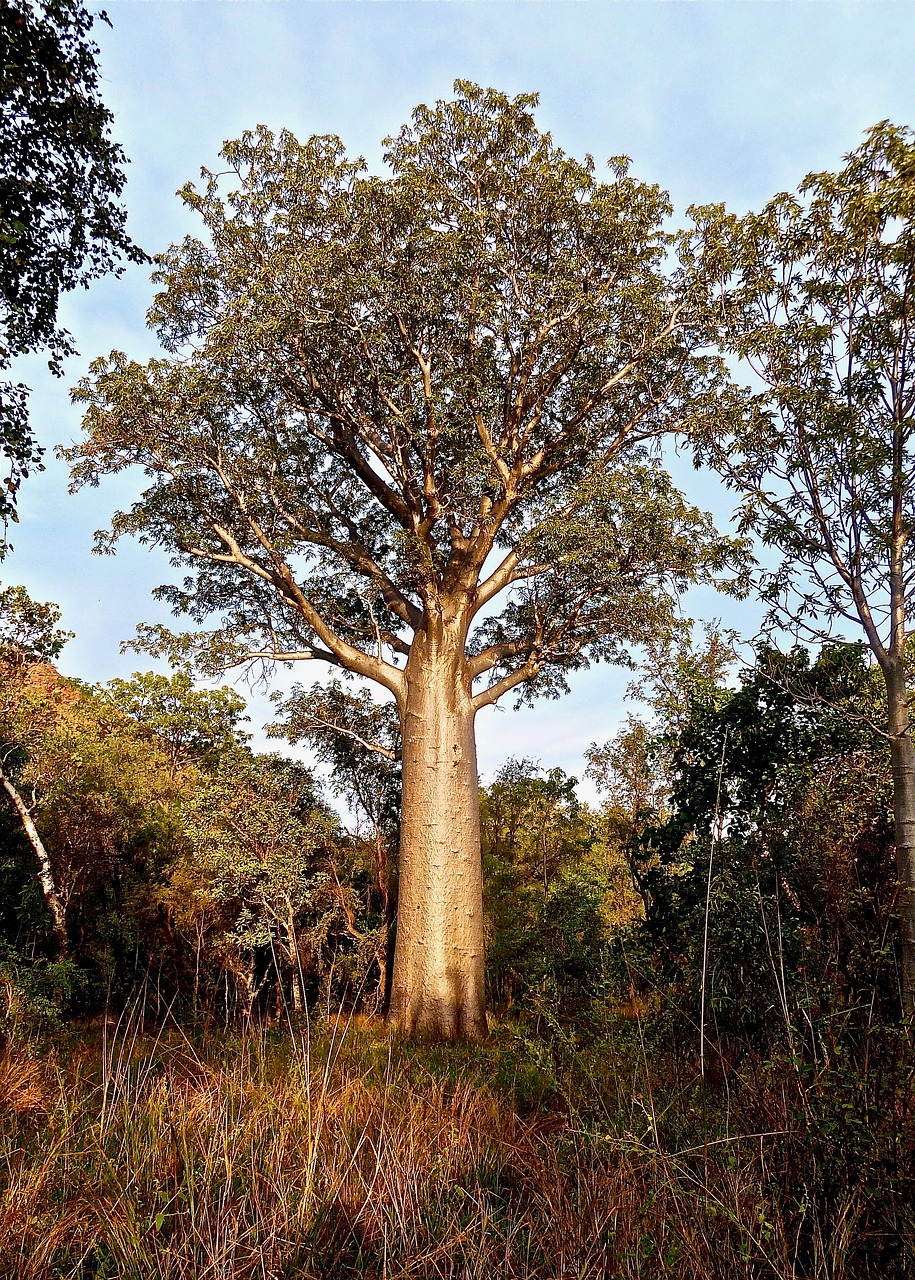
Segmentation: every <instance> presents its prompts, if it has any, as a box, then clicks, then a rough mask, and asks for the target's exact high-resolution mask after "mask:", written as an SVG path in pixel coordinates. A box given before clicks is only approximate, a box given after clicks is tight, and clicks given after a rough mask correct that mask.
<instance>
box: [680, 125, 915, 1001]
mask: <svg viewBox="0 0 915 1280" xmlns="http://www.w3.org/2000/svg"><path fill="white" fill-rule="evenodd" d="M694 214H695V218H696V232H695V237H694V240H693V245H692V254H693V269H694V280H695V282H696V284H697V286H699V287H702V286H703V285H704V286H705V287H707V289H708V297H707V301H708V316H709V324H710V332H711V334H712V335H714V338H715V340H716V341H717V342H718V343H719V344H720V345H721V347H723V348H724V349H725V350H727V351H729V352H730V353H732V354H733V355H734V356H735V357H737V358H738V359H739V360H740V361H741V362H742V365H743V368H744V370H745V371H746V375H747V386H748V391H747V399H748V404H749V409H750V411H749V412H748V413H747V414H746V415H744V416H743V417H740V416H735V418H734V419H733V422H734V423H735V424H739V428H740V429H739V430H737V431H736V432H726V433H724V434H717V435H716V434H712V435H710V436H708V437H707V438H706V440H705V444H704V445H703V447H702V451H701V452H702V456H703V457H704V458H706V459H708V460H709V461H711V462H712V463H713V464H714V465H715V466H716V467H717V468H718V469H719V471H720V472H721V474H722V475H723V476H724V478H725V480H726V481H727V483H728V484H729V485H730V486H731V487H733V488H734V489H736V490H737V491H738V492H739V493H740V494H741V501H742V510H743V524H744V528H745V529H746V530H753V531H755V532H756V533H757V534H758V535H759V536H760V537H761V538H762V540H763V542H764V543H765V544H767V545H768V546H770V547H772V548H775V549H776V550H777V551H778V552H780V553H781V562H780V564H779V565H778V567H777V569H775V570H774V571H772V572H769V573H766V574H765V575H764V583H763V585H764V590H765V594H766V596H767V598H768V600H769V602H770V604H771V605H772V618H773V620H774V621H775V622H776V623H778V624H779V625H785V623H787V624H788V625H789V626H791V627H793V628H795V629H796V630H797V632H798V633H799V634H800V635H803V636H808V637H812V638H826V637H828V636H829V635H830V634H831V633H832V632H833V631H834V629H835V628H836V627H838V628H840V629H841V628H843V627H845V626H846V625H850V626H851V627H852V628H854V629H859V631H860V632H862V633H863V636H864V638H865V639H866V641H867V644H868V645H869V646H870V650H871V653H872V654H873V656H874V658H875V659H876V661H877V663H878V664H879V667H880V670H881V671H882V673H883V677H884V680H885V682H886V689H887V707H888V713H887V723H886V732H887V734H888V736H889V742H890V748H891V754H892V763H893V782H894V788H893V789H894V808H895V825H896V853H897V865H898V874H899V919H900V923H901V930H902V1001H903V1007H904V1009H905V1011H906V1013H907V1015H908V1016H909V1017H911V1016H912V1015H913V1014H915V745H913V742H912V718H911V710H910V698H911V663H912V658H911V650H912V644H911V631H912V620H913V616H915V559H913V542H912V532H913V522H915V133H913V132H912V131H911V130H910V129H904V128H898V127H896V126H894V125H892V124H890V123H889V122H888V121H884V122H883V123H882V124H879V125H876V126H875V127H874V128H872V129H870V130H869V131H868V133H867V136H866V138H865V141H864V142H863V143H862V144H861V146H859V147H858V148H857V149H856V150H855V151H853V152H851V153H850V154H849V155H848V156H846V157H845V164H844V166H843V167H842V168H841V169H840V170H839V171H838V172H837V173H813V174H810V175H809V176H808V177H807V178H805V180H804V182H803V183H802V184H801V187H800V191H799V194H798V195H793V194H782V195H779V196H776V197H775V199H773V200H772V201H770V202H769V204H767V205H766V206H765V208H764V209H763V210H762V211H761V212H760V213H751V214H748V215H747V216H746V217H744V218H737V217H735V216H734V215H733V214H729V213H727V212H726V211H725V209H724V208H723V207H722V206H717V205H716V206H711V207H707V208H703V209H697V210H695V211H694Z"/></svg>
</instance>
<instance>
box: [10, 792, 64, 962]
mask: <svg viewBox="0 0 915 1280" xmlns="http://www.w3.org/2000/svg"><path fill="white" fill-rule="evenodd" d="M0 781H2V783H3V789H4V791H5V792H6V794H7V795H8V796H9V798H10V800H12V802H13V807H14V808H15V810H16V813H17V814H18V816H19V821H20V822H21V823H22V827H23V830H24V831H25V834H26V836H27V837H28V841H29V844H30V845H31V846H32V848H33V849H34V851H35V855H36V857H37V858H38V880H39V883H40V884H41V891H42V893H43V894H44V900H45V902H46V903H47V907H48V910H49V911H50V913H51V928H52V930H53V932H54V939H55V941H56V943H57V948H58V951H59V952H60V954H61V955H62V956H65V955H66V954H67V918H66V912H65V910H64V904H63V899H62V898H61V896H60V893H59V892H58V889H57V885H56V883H55V881H54V872H53V870H52V867H51V859H50V857H49V856H48V851H47V849H46V848H45V847H44V842H43V841H42V839H41V836H40V835H39V834H38V828H37V827H36V826H35V823H34V821H33V820H32V815H31V813H30V812H29V807H28V805H27V804H26V803H25V801H24V800H23V798H22V796H21V795H20V794H19V792H18V790H17V789H16V787H14V786H13V784H12V782H10V780H9V778H7V776H6V775H5V774H2V773H0Z"/></svg>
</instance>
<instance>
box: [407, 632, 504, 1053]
mask: <svg viewBox="0 0 915 1280" xmlns="http://www.w3.org/2000/svg"><path fill="white" fill-rule="evenodd" d="M402 716H403V807H402V813H401V837H400V868H399V873H400V882H399V895H398V907H397V941H396V948H395V955H394V973H393V979H392V983H391V999H390V1006H389V1011H388V1022H389V1025H390V1026H391V1027H392V1028H393V1029H394V1030H396V1031H399V1032H402V1033H403V1034H405V1035H418V1036H428V1037H429V1038H434V1039H457V1038H462V1039H470V1040H479V1039H482V1038H483V1037H484V1036H485V1035H486V1031H487V1026H486V1009H485V997H484V943H483V876H482V868H481V859H480V806H479V785H478V778H477V756H476V741H475V738H474V709H473V706H472V704H471V695H470V681H469V678H468V675H467V671H466V661H465V658H464V633H463V631H462V630H461V629H460V628H454V629H449V628H442V629H441V631H440V634H439V635H438V636H432V637H430V636H429V634H428V633H426V632H419V633H418V634H417V636H416V640H415V642H414V644H413V646H412V648H411V653H410V657H409V660H408V663H407V670H406V695H405V700H404V705H403V707H402Z"/></svg>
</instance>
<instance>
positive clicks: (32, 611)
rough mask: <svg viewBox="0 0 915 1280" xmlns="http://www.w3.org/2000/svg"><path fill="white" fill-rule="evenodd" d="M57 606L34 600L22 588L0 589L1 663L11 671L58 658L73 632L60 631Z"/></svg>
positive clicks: (10, 672) (9, 672) (8, 675)
mask: <svg viewBox="0 0 915 1280" xmlns="http://www.w3.org/2000/svg"><path fill="white" fill-rule="evenodd" d="M59 621H60V609H58V607H57V605H56V604H51V603H47V604H41V603H39V602H38V601H36V600H33V599H32V598H31V596H30V595H29V593H28V592H27V591H26V589H25V587H3V588H2V589H0V663H2V665H3V667H4V668H7V679H9V677H10V675H11V674H12V670H13V669H15V668H18V667H21V666H22V665H24V664H28V663H32V662H52V661H53V660H54V659H55V658H57V657H59V655H60V652H61V650H62V649H63V647H64V645H65V644H66V643H67V641H68V640H70V639H72V637H73V633H72V631H61V630H60V629H59V628H58V626H57V624H58V622H59Z"/></svg>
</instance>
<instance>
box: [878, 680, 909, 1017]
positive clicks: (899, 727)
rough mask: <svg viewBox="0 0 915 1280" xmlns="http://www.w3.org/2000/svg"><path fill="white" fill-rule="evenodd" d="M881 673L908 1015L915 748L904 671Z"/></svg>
mask: <svg viewBox="0 0 915 1280" xmlns="http://www.w3.org/2000/svg"><path fill="white" fill-rule="evenodd" d="M884 675H885V677H886V686H887V699H888V702H889V729H890V753H891V757H892V765H893V815H894V818H895V828H896V867H897V875H898V878H899V925H900V933H901V937H902V1008H903V1012H904V1014H905V1016H906V1017H908V1018H911V1017H912V1016H913V1014H915V747H913V743H912V736H911V724H910V721H909V706H908V690H907V688H906V678H905V670H904V668H903V666H902V664H901V663H900V662H898V661H897V662H893V663H891V664H890V665H888V666H887V667H885V668H884Z"/></svg>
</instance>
